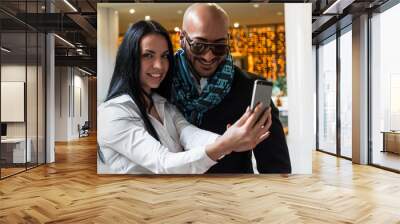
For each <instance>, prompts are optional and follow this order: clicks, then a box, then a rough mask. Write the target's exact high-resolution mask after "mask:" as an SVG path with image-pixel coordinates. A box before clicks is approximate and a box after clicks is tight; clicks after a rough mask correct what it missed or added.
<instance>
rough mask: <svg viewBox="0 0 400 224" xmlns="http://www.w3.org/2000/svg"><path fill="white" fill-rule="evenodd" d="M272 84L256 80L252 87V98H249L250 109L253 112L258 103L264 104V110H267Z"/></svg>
mask: <svg viewBox="0 0 400 224" xmlns="http://www.w3.org/2000/svg"><path fill="white" fill-rule="evenodd" d="M271 95H272V82H269V81H266V80H256V81H254V86H253V96H252V98H251V105H250V108H251V109H252V110H254V108H255V107H256V105H257V104H258V103H259V102H262V103H263V104H264V108H265V109H268V108H269V106H270V103H271Z"/></svg>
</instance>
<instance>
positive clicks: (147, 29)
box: [105, 20, 174, 140]
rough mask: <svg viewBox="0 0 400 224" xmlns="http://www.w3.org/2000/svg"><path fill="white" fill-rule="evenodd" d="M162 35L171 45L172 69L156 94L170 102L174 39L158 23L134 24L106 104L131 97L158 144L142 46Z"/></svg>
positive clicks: (121, 51)
mask: <svg viewBox="0 0 400 224" xmlns="http://www.w3.org/2000/svg"><path fill="white" fill-rule="evenodd" d="M148 34H159V35H161V36H163V37H164V38H165V40H166V41H167V43H168V61H169V67H168V71H167V74H166V76H165V78H164V80H163V81H162V82H161V84H160V86H159V88H158V89H155V90H154V91H155V92H157V93H159V94H160V95H161V96H163V97H165V98H166V99H169V98H170V90H171V83H172V75H173V72H174V55H173V54H174V52H173V48H172V43H171V39H170V37H169V34H168V32H167V30H166V29H165V28H164V27H162V26H161V25H160V24H159V23H157V22H155V21H144V20H142V21H139V22H137V23H135V24H133V25H132V26H131V27H130V28H129V29H128V31H127V32H126V34H125V36H124V39H123V41H122V43H121V45H120V47H119V49H118V53H117V58H116V62H115V68H114V72H113V76H112V78H111V83H110V87H109V89H108V94H107V97H106V100H105V101H108V100H110V99H113V98H115V97H117V96H120V95H123V94H128V95H129V96H130V97H131V98H132V99H133V101H134V102H135V103H136V105H137V106H138V107H139V110H140V113H141V115H142V118H143V121H144V124H145V127H146V130H147V131H148V132H149V133H150V134H151V135H152V136H153V137H154V138H155V139H157V140H160V139H159V137H158V135H157V132H156V130H155V129H154V127H153V125H152V124H151V122H150V119H149V116H148V115H147V112H148V111H150V109H149V110H148V111H147V110H146V108H151V107H153V106H154V102H153V100H152V98H151V95H149V94H147V93H146V92H145V91H144V90H143V88H142V86H141V83H140V69H141V68H140V59H141V46H140V42H141V40H142V38H143V37H144V36H145V35H148ZM145 97H146V98H148V100H149V102H150V105H146V101H145Z"/></svg>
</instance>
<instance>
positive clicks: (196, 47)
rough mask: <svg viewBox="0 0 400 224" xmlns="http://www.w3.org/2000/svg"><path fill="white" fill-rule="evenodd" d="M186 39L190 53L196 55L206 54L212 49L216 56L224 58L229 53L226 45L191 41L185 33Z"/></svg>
mask: <svg viewBox="0 0 400 224" xmlns="http://www.w3.org/2000/svg"><path fill="white" fill-rule="evenodd" d="M183 35H184V36H185V39H186V41H187V43H188V45H189V47H190V51H191V52H192V53H193V54H196V55H202V54H204V53H205V52H206V51H207V50H208V49H211V51H212V52H213V54H214V55H215V56H224V55H225V54H226V53H227V52H228V51H229V46H228V44H225V43H204V42H200V41H197V40H191V39H190V38H189V37H188V35H187V34H186V32H183Z"/></svg>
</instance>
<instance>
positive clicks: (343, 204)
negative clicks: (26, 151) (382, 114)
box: [0, 137, 400, 224]
mask: <svg viewBox="0 0 400 224" xmlns="http://www.w3.org/2000/svg"><path fill="white" fill-rule="evenodd" d="M56 149H57V150H56V160H57V161H56V163H55V164H51V165H46V166H41V167H38V168H36V169H33V170H30V171H28V172H26V173H22V174H19V175H16V176H13V177H10V178H8V179H5V180H2V181H0V223H44V222H47V223H307V224H308V223H373V224H376V223H385V224H386V223H400V175H399V174H395V173H391V172H387V171H384V170H380V169H377V168H374V167H369V166H359V165H352V164H351V162H350V161H347V160H343V159H337V158H335V157H333V156H330V155H326V154H323V153H317V152H316V153H314V155H313V156H314V165H313V167H314V168H313V172H314V173H313V175H292V176H289V177H282V176H280V175H260V176H255V175H228V176H227V175H217V176H208V175H204V176H190V175H189V176H128V175H124V176H113V175H110V176H99V175H97V174H96V163H95V161H96V140H95V138H94V137H90V138H84V139H82V140H81V141H76V142H70V143H68V144H57V147H56Z"/></svg>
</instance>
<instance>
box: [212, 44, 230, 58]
mask: <svg viewBox="0 0 400 224" xmlns="http://www.w3.org/2000/svg"><path fill="white" fill-rule="evenodd" d="M227 49H228V47H227V46H226V45H215V46H213V47H212V52H213V53H214V54H215V55H216V56H222V55H224V54H226V51H227Z"/></svg>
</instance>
